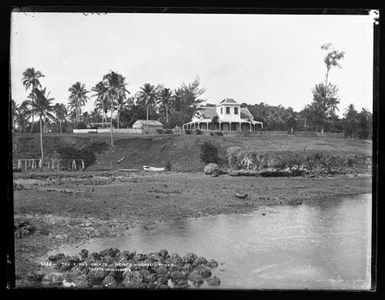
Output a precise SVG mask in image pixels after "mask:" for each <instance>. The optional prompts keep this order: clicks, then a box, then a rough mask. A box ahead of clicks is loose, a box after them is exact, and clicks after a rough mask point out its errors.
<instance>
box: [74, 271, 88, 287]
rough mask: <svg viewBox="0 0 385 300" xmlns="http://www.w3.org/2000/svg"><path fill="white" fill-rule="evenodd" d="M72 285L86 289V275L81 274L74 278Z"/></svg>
mask: <svg viewBox="0 0 385 300" xmlns="http://www.w3.org/2000/svg"><path fill="white" fill-rule="evenodd" d="M74 283H75V286H76V287H77V288H86V287H88V285H87V275H86V274H82V275H80V276H77V277H76V278H74Z"/></svg>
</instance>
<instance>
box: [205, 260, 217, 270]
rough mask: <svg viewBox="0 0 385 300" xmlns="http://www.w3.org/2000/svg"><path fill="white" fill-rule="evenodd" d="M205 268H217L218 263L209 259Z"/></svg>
mask: <svg viewBox="0 0 385 300" xmlns="http://www.w3.org/2000/svg"><path fill="white" fill-rule="evenodd" d="M207 266H209V267H210V268H216V267H218V262H217V261H216V260H215V259H211V260H210V261H209V263H208V264H207Z"/></svg>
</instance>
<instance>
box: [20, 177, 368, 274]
mask: <svg viewBox="0 0 385 300" xmlns="http://www.w3.org/2000/svg"><path fill="white" fill-rule="evenodd" d="M371 189H372V179H371V176H370V175H359V174H358V175H357V174H356V175H349V176H333V177H317V178H306V177H274V178H263V177H243V176H239V177H232V176H229V175H221V176H218V177H211V176H207V175H204V174H203V173H176V172H164V173H163V172H162V173H147V172H118V171H114V172H99V173H98V172H79V173H71V174H63V173H62V174H49V175H44V174H42V175H40V176H32V177H31V176H25V174H24V175H23V174H16V173H15V176H14V211H15V221H16V222H17V220H22V221H23V220H24V221H25V220H27V221H28V222H29V223H30V224H32V228H33V229H32V230H30V232H28V231H26V230H24V231H23V232H24V233H25V234H24V233H21V232H16V233H15V237H16V238H15V256H16V260H15V264H16V279H21V278H23V274H24V275H25V274H26V273H27V272H28V271H32V270H34V269H36V266H37V264H38V263H39V261H38V260H39V257H41V256H44V255H45V254H46V253H47V251H49V250H52V249H55V248H56V247H60V246H63V245H65V244H72V243H76V242H79V241H82V240H85V239H90V238H94V237H107V236H118V235H122V234H125V233H126V232H129V230H130V229H132V228H135V227H138V226H143V228H144V229H147V230H151V228H153V227H154V226H157V224H158V223H159V222H167V221H169V220H172V219H178V218H185V217H199V216H204V215H215V214H226V213H247V212H250V211H252V210H255V209H258V207H259V206H261V205H301V204H302V203H303V202H304V201H314V200H317V199H319V198H326V199H330V201H333V199H334V198H335V197H339V196H343V195H354V194H360V193H368V192H371ZM237 192H240V193H243V194H247V197H246V198H244V199H240V198H237V197H236V193H237Z"/></svg>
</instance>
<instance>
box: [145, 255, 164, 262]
mask: <svg viewBox="0 0 385 300" xmlns="http://www.w3.org/2000/svg"><path fill="white" fill-rule="evenodd" d="M148 258H149V259H150V260H151V262H156V261H160V260H162V257H161V256H160V255H159V254H158V253H151V254H150V255H149V256H148Z"/></svg>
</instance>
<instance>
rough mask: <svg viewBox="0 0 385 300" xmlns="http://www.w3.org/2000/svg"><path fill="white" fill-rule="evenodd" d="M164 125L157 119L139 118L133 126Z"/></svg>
mask: <svg viewBox="0 0 385 300" xmlns="http://www.w3.org/2000/svg"><path fill="white" fill-rule="evenodd" d="M146 125H148V126H163V124H162V123H160V122H159V121H157V120H148V121H147V120H137V121H136V122H135V123H134V124H133V125H132V127H140V126H146Z"/></svg>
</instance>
